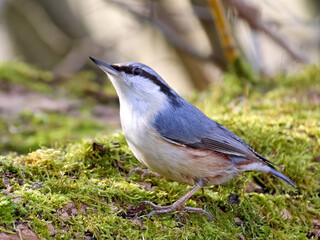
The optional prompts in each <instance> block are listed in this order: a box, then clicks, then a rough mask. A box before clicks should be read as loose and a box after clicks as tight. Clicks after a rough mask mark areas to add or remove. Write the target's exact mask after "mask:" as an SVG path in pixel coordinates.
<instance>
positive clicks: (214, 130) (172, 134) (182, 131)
mask: <svg viewBox="0 0 320 240" xmlns="http://www.w3.org/2000/svg"><path fill="white" fill-rule="evenodd" d="M179 102H180V105H179V106H178V107H177V106H173V105H168V106H167V107H166V108H165V109H163V110H162V111H161V112H159V113H158V114H157V115H156V116H155V118H154V120H153V123H152V126H153V127H154V128H155V130H156V131H157V132H158V133H159V134H160V135H161V136H162V137H163V138H164V139H167V140H169V141H173V142H176V143H179V144H183V145H186V146H189V147H194V148H200V149H201V148H202V149H210V150H213V151H217V152H221V153H225V154H228V155H231V156H240V157H244V158H249V159H260V160H264V159H261V158H260V155H258V154H256V153H255V152H254V151H253V150H252V149H251V147H250V146H248V145H247V144H246V143H245V142H244V141H243V140H242V139H240V138H239V137H238V136H236V135H235V134H233V133H232V132H231V131H229V130H228V129H227V128H225V127H224V126H222V125H220V124H219V123H217V122H215V121H213V120H212V119H210V118H208V117H207V116H206V115H205V114H204V113H202V112H201V111H200V110H199V109H197V108H196V107H195V106H193V105H192V104H190V103H188V102H187V101H185V100H184V99H182V98H181V97H180V99H179Z"/></svg>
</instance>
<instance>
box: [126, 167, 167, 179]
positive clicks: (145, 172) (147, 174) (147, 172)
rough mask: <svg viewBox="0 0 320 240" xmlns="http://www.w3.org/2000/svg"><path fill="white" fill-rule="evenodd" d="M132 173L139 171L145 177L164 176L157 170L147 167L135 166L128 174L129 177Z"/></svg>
mask: <svg viewBox="0 0 320 240" xmlns="http://www.w3.org/2000/svg"><path fill="white" fill-rule="evenodd" d="M132 173H139V174H141V177H142V178H144V177H146V176H152V177H156V178H162V176H161V175H160V174H158V173H156V172H152V171H149V170H147V169H142V168H134V169H132V170H131V171H130V172H129V173H128V175H127V178H129V177H130V176H131V174H132Z"/></svg>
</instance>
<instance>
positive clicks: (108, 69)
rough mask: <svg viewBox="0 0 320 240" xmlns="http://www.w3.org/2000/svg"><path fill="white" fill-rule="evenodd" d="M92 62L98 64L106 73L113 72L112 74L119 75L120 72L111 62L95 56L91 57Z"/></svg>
mask: <svg viewBox="0 0 320 240" xmlns="http://www.w3.org/2000/svg"><path fill="white" fill-rule="evenodd" d="M89 58H90V59H91V60H92V62H94V63H95V64H97V66H98V67H99V68H101V69H102V71H104V72H105V73H107V74H111V75H118V74H119V72H118V71H117V70H116V69H114V68H113V67H112V66H111V65H110V64H109V63H106V62H104V61H102V60H100V59H98V58H95V57H89Z"/></svg>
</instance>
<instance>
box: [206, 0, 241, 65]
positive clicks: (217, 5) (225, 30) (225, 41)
mask: <svg viewBox="0 0 320 240" xmlns="http://www.w3.org/2000/svg"><path fill="white" fill-rule="evenodd" d="M208 3H209V7H210V9H211V13H212V16H213V18H214V24H215V25H216V29H217V33H218V36H219V41H220V44H221V46H222V49H223V53H224V55H225V57H226V59H227V61H228V63H229V64H230V63H233V62H234V61H235V60H236V59H237V58H238V57H239V54H238V51H237V48H236V46H235V43H234V39H233V35H232V33H231V27H230V24H229V22H228V20H227V18H226V15H225V12H224V9H223V6H222V2H221V0H209V1H208Z"/></svg>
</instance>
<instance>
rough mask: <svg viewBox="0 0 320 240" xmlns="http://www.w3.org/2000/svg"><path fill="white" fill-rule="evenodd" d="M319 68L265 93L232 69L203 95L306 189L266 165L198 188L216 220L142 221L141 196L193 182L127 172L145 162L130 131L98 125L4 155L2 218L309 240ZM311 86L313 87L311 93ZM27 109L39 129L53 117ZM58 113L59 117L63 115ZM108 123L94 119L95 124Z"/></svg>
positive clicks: (315, 211) (160, 197) (141, 232)
mask: <svg viewBox="0 0 320 240" xmlns="http://www.w3.org/2000/svg"><path fill="white" fill-rule="evenodd" d="M318 77H319V68H317V67H314V66H313V67H310V68H307V69H305V70H304V71H302V72H301V74H298V75H295V76H286V77H284V76H278V77H277V78H274V79H271V80H270V81H269V82H268V83H266V84H265V86H263V87H262V88H263V90H264V91H265V89H266V86H268V87H269V89H268V91H266V92H265V93H261V92H262V90H261V89H260V88H258V87H257V86H251V85H248V86H247V87H246V88H245V89H244V88H241V87H239V85H237V81H236V77H235V76H233V75H228V76H226V85H225V86H214V87H213V88H212V89H210V90H208V91H207V92H206V93H201V94H200V95H199V97H198V98H197V99H195V100H194V103H195V105H197V107H199V108H200V109H201V110H203V111H204V112H205V113H206V114H208V116H210V117H211V118H213V119H214V120H216V121H218V122H220V123H221V124H223V125H225V126H226V127H227V128H229V129H230V130H232V131H233V132H235V133H236V134H237V135H238V136H240V137H241V138H243V139H244V140H245V141H246V142H247V143H249V144H250V145H251V146H252V147H253V148H254V149H256V150H257V151H258V152H260V153H263V154H265V156H266V157H267V158H269V159H270V160H271V161H273V162H275V163H276V164H278V165H280V166H281V168H282V171H283V172H284V173H285V174H286V175H287V176H288V177H290V178H291V179H292V180H294V181H295V183H296V184H297V186H298V187H297V189H293V188H292V187H290V186H288V185H287V184H286V183H284V182H281V181H280V180H278V179H275V178H273V177H271V176H269V175H266V174H263V173H258V172H254V173H244V174H243V175H241V176H239V177H238V178H236V179H234V180H232V181H230V182H229V183H228V184H227V185H225V186H211V187H207V188H205V190H204V194H202V193H201V191H199V192H198V193H196V194H195V195H194V196H193V197H192V198H191V199H190V200H189V201H188V202H187V203H186V204H187V205H188V206H193V207H202V208H205V209H206V210H207V211H209V212H210V213H211V214H212V217H213V222H208V221H207V218H206V217H205V216H201V215H198V214H193V213H190V214H187V213H177V214H166V215H161V216H155V217H152V218H151V219H147V218H144V217H143V218H142V221H141V220H139V218H137V217H136V216H135V214H134V213H136V214H137V216H141V215H143V214H144V213H147V212H148V211H150V210H151V209H148V208H147V209H146V210H145V212H138V211H137V209H136V208H135V207H134V206H137V204H138V203H139V202H140V201H142V200H149V201H152V202H155V203H157V204H161V205H169V204H172V203H173V202H174V201H176V200H177V199H178V198H179V197H180V196H182V195H183V194H185V193H186V192H187V191H188V190H189V189H191V186H185V185H183V184H179V183H176V182H168V181H166V180H164V179H157V178H153V177H147V178H145V179H141V176H139V175H138V174H133V175H132V176H131V177H130V180H128V179H127V178H126V175H127V173H128V172H129V171H130V170H131V169H132V168H134V167H137V166H140V167H141V165H140V164H139V163H138V161H137V160H136V159H135V158H134V157H133V155H132V153H131V152H130V150H129V148H128V146H127V144H126V141H125V138H124V136H123V134H121V133H117V134H114V135H112V136H108V135H104V134H98V133H96V134H95V135H94V136H95V138H94V140H88V139H84V140H78V141H71V142H70V143H68V144H62V143H60V142H59V141H60V140H59V138H57V140H56V141H57V142H58V144H57V146H54V145H52V146H51V147H42V148H40V149H38V150H35V151H30V152H29V153H28V154H27V155H17V154H14V153H11V154H8V155H7V156H2V157H0V172H1V176H2V179H3V180H2V182H0V191H2V195H1V196H0V216H1V218H0V226H2V227H4V229H5V230H4V231H9V232H10V231H12V232H14V231H15V230H16V227H15V226H16V225H15V224H16V223H17V222H27V223H28V225H29V226H30V228H31V229H32V230H33V231H35V232H36V233H37V234H38V235H39V236H40V237H43V238H46V239H85V238H86V237H92V238H96V239H142V238H144V239H239V238H240V239H241V238H243V237H245V238H246V239H306V238H307V234H308V232H309V233H311V232H315V231H316V230H314V229H313V228H314V223H313V222H312V221H315V220H318V221H319V220H320V219H319V216H320V212H319V209H320V198H319V193H320V164H319V161H318V160H316V159H318V158H316V157H318V156H320V124H319V119H320V109H319V101H318V100H317V97H318V98H319V97H320V91H318V90H317V89H319V86H320V81H318V80H317V78H318ZM284 78H286V79H289V80H286V79H285V80H284ZM305 78H310V79H311V80H310V79H308V80H304V79H305ZM314 79H316V80H314ZM282 80H283V81H282ZM309 91H311V92H312V93H314V95H311V94H306V93H308V92H309ZM23 117H24V118H26V119H28V118H30V119H31V120H30V121H32V122H33V124H32V125H33V126H37V128H38V129H41V127H43V126H44V125H42V122H43V121H44V120H41V119H42V118H43V117H40V120H39V119H37V118H39V116H32V117H31V116H29V115H28V114H27V113H25V115H23ZM55 117H56V118H55V120H52V121H53V122H54V121H57V119H58V118H60V117H61V116H59V115H57V116H55ZM44 119H46V118H44ZM25 121H26V122H28V121H27V120H25ZM46 121H47V120H46ZM62 122H63V124H64V125H66V126H69V131H68V132H69V133H71V132H75V131H77V127H76V126H75V125H76V124H75V122H73V120H72V121H71V120H70V123H69V120H68V118H63V121H62ZM59 124H60V123H59ZM63 124H62V123H61V125H58V126H61V132H60V131H59V127H57V126H56V125H54V126H55V127H54V129H55V131H57V135H63V134H65V133H64V130H63V129H62V125H63ZM79 124H80V126H81V124H84V123H81V122H79ZM85 124H89V125H90V122H86V123H85ZM94 126H96V125H95V124H94ZM47 127H48V129H46V130H44V129H43V137H47V138H48V139H52V138H53V136H54V135H50V134H51V132H50V129H52V127H50V124H49V125H47ZM86 128H87V127H86ZM89 128H90V127H89ZM33 129H34V127H31V130H30V131H32V130H33ZM100 130H101V128H95V127H93V128H92V133H94V132H95V131H96V132H99V131H100ZM46 131H47V135H48V136H44V135H46V134H45V132H46ZM30 135H37V133H36V132H33V133H32V134H30ZM63 136H64V137H65V136H67V135H63ZM75 138H81V135H78V136H76V137H75ZM71 139H73V138H71ZM48 141H49V140H48ZM21 147H22V146H21ZM35 147H36V146H35ZM5 176H6V180H4V179H5ZM252 185H253V186H254V188H253V189H251V190H248V189H250V187H251V188H252ZM230 193H234V194H237V195H238V196H239V197H240V203H238V204H235V205H231V204H229V203H228V197H229V195H230ZM50 224H52V226H53V227H54V229H55V232H54V233H52V232H50V228H49V227H48V226H49V225H50Z"/></svg>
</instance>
